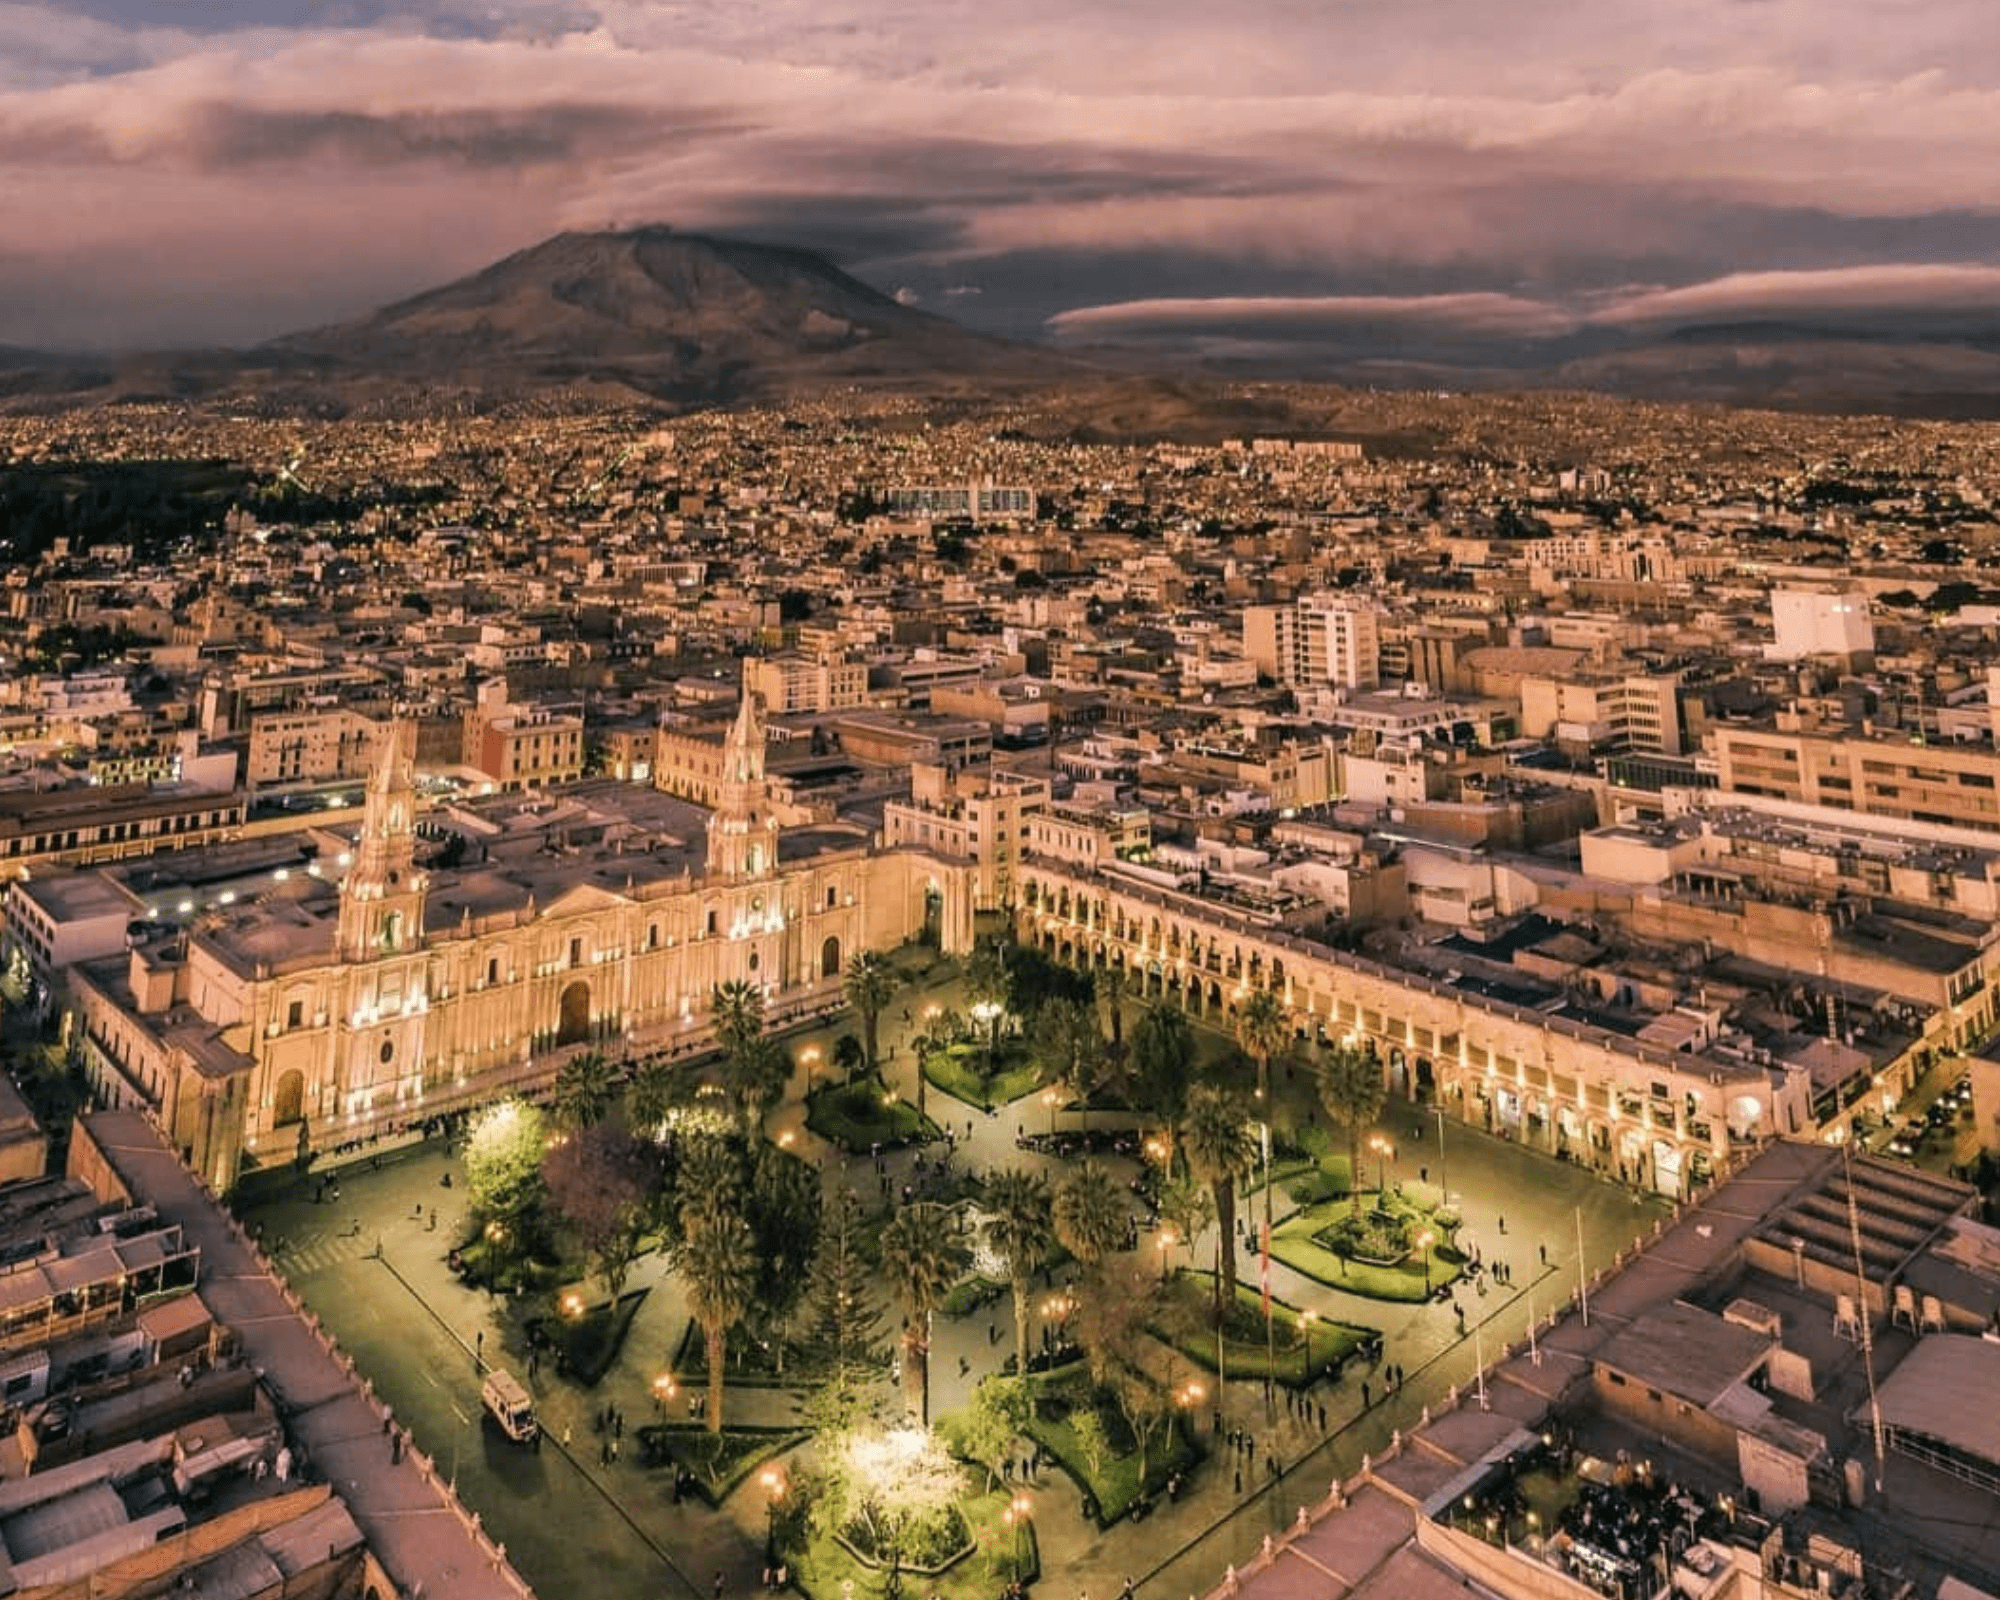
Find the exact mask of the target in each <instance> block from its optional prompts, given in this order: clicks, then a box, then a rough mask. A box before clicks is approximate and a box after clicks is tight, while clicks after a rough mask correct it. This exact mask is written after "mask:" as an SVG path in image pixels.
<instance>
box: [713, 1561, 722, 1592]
mask: <svg viewBox="0 0 2000 1600" xmlns="http://www.w3.org/2000/svg"><path fill="white" fill-rule="evenodd" d="M714 1590H715V1600H722V1569H721V1568H720V1567H717V1568H716V1569H715V1585H714Z"/></svg>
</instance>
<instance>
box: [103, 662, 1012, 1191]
mask: <svg viewBox="0 0 2000 1600" xmlns="http://www.w3.org/2000/svg"><path fill="white" fill-rule="evenodd" d="M383 744H384V749H383V752H382V754H381V757H380V759H379V761H378V763H377V765H376V767H375V770H374V772H373V774H372V776H371V777H370V780H369V784H368V794H367V804H366V808H365V816H364V821H363V823H362V827H361V833H360V837H359V838H358V839H357V840H355V841H353V844H352V848H351V849H350V850H342V851H341V852H340V853H339V857H338V859H339V862H340V863H341V864H342V865H343V866H344V867H345V869H346V870H345V873H344V875H343V876H338V877H337V880H336V879H335V877H334V875H333V874H328V875H327V876H326V877H325V878H320V877H317V876H316V877H315V878H314V879H313V881H312V882H311V883H310V884H309V885H297V884H294V885H291V886H287V887H288V888H289V889H291V890H292V892H289V893H284V894H279V893H273V894H270V895H267V896H260V897H258V898H257V899H256V900H255V901H253V902H252V903H250V904H244V905H234V906H230V907H228V908H225V909H221V910H216V911H211V912H209V913H207V914H205V915H204V916H203V917H201V918H198V919H197V920H196V922H195V923H194V924H193V925H192V926H191V927H190V928H189V929H188V930H187V932H186V933H184V934H182V935H178V936H175V937H173V938H170V939H166V940H163V941H158V942H155V943H152V944H147V945H142V946H140V947H139V948H136V949H134V950H132V951H131V952H130V955H129V957H120V958H110V959H107V960H104V961H99V962H94V963H88V964H86V965H84V966H83V967H81V968H79V969H78V970H77V971H76V973H75V975H74V977H75V981H74V984H73V994H74V1005H73V1011H74V1021H75V1024H76V1026H77V1028H78V1030H79V1047H80V1049H81V1051H82V1054H83V1060H84V1064H85V1067H86V1070H87V1072H88V1073H89V1075H90V1077H91V1080H92V1082H93V1085H94V1087H95V1088H96V1090H97V1093H98V1095H99V1097H100V1099H101V1100H102V1101H104V1102H106V1103H109V1104H118V1105H138V1106H141V1107H143V1108H145V1109H146V1110H147V1111H148V1112H149V1113H150V1114H152V1115H153V1116H154V1117H155V1118H156V1119H157V1120H158V1121H159V1122H160V1124H161V1126H162V1127H163V1128H165V1130H166V1131H167V1133H168V1135H169V1137H170V1138H171V1139H172V1141H173V1143H174V1144H175V1146H176V1147H177V1148H178V1149H179V1150H180V1151H181V1152H182V1154H183V1156H184V1157H185V1158H186V1159H187V1160H188V1162H189V1163H190V1164H191V1165H192V1166H193V1167H194V1168H195V1170H196V1171H198V1172H199V1173H201V1175H202V1176H203V1177H205V1178H206V1179H207V1180H208V1181H209V1182H210V1183H211V1184H213V1185H215V1186H216V1187H217V1188H219V1189H227V1188H228V1187H230V1186H231V1185H232V1184H233V1183H234V1182H235V1181H236V1179H237V1177H238V1175H239V1173H240V1172H241V1171H243V1170H244V1169H245V1168H247V1167H249V1166H252V1165H259V1166H271V1165H277V1164H282V1163H284V1162H288V1161H291V1160H293V1159H294V1158H295V1157H296V1156H297V1154H298V1152H299V1151H300V1150H301V1149H302V1148H312V1149H326V1148H329V1147H331V1146H334V1145H338V1144H342V1143H346V1142H348V1141H351V1140H361V1139H366V1138H368V1137H370V1136H372V1135H376V1134H383V1133H392V1132H396V1131H399V1130H401V1129H403V1128H406V1127H408V1126H410V1125H412V1124H414V1123H420V1122H422V1121H423V1120H425V1119H426V1118H429V1117H432V1116H435V1115H438V1114H440V1113H443V1112H449V1111H454V1110H459V1109H463V1108H466V1107H470V1106H478V1105H482V1104H485V1103H488V1102H490V1101H492V1100H495V1099H497V1098H500V1097H502V1096H505V1095H508V1094H517V1093H528V1094H532V1093H535V1092H536V1091H538V1090H540V1089H542V1088H545V1087H546V1086H547V1085H548V1084H549V1083H550V1081H551V1080H552V1079H553V1078H554V1076H555V1073H556V1070H557V1068H558V1066H559V1065H560V1064H561V1062H562V1060H563V1059H564V1058H565V1057H566V1056H567V1055H569V1054H572V1053H575V1052H577V1051H581V1050H588V1049H597V1050H603V1051H605V1052H607V1053H609V1054H611V1055H614V1056H623V1055H626V1054H628V1053H629V1054H634V1055H637V1054H643V1053H648V1052H653V1051H658V1050H668V1051H672V1052H677V1053H678V1052H682V1051H692V1050H695V1049H698V1048H700V1047H702V1046H704V1045H705V1044H706V1043H707V1042H708V1040H709V1038H710V1036H711V1027H710V1019H709V1016H708V1010H709V995H710V992H711V990H712V989H713V987H714V986H715V985H717V984H721V983H726V982H729V981H731V980H733V979H741V980H744V981H747V982H750V983H753V984H757V985H759V986H761V987H762V988H763V990H764V993H765V1000H766V1014H767V1016H768V1017H769V1018H770V1019H771V1020H772V1022H773V1023H774V1024H777V1025H782V1024H783V1023H784V1022H785V1021H787V1020H789V1019H792V1018H797V1017H805V1016H809V1015H812V1014H815V1013H818V1012H821V1011H824V1010H826V1009H828V1008H830V1007H832V1006H834V1005H836V1004H838V1002H839V997H840V989H841V975H842V972H843V970H844V968H845V966H846V964H847V961H848V959H849V958H850V957H851V956H852V955H854V954H855V953H856V952H857V951H861V950H870V949H873V950H880V949H888V948H891V947H893V946H895V945H898V944H900V943H902V942H904V941H905V940H908V939H911V938H914V937H918V936H927V937H928V938H930V939H931V940H933V941H934V942H935V943H936V944H937V945H938V946H939V948H941V949H942V950H944V951H945V952H947V953H957V952H961V951H964V950H965V949H967V948H968V947H969V946H970V944H971V940H972V914H973V894H972V887H973V886H972V882H971V876H970V875H971V872H972V870H973V869H972V867H971V865H970V863H967V862H962V861H950V860H945V859H942V858H940V857H937V856H933V855H931V854H929V853H927V852H925V851H923V850H919V849H911V848H896V849H884V848H882V847H881V846H880V844H879V843H878V842H877V841H876V839H875V838H874V837H873V836H871V835H870V834H868V833H866V832H864V831H863V830H861V829H859V828H854V827H849V826H844V825H820V826H814V827H809V828H783V827H781V826H780V825H779V821H778V818H777V816H776V815H775V812H774V808H773V805H772V801H771V796H770V791H769V786H768V784H767V782H766V777H765V768H764V727H763V718H762V714H761V710H760V707H759V705H758V703H757V700H756V697H755V696H754V695H752V694H750V693H748V692H746V693H745V695H744V699H743V704H742V707H741V709H740V711H739V713H738V716H737V719H736V721H735V724H734V726H733V727H732V729H731V730H730V733H729V736H728V740H727V743H726V745H725V746H724V760H725V772H724V779H723V782H722V785H721V790H720V795H719V799H718V803H717V805H716V807H715V809H714V811H713V812H712V813H710V814H709V815H708V817H707V820H706V827H705V829H704V830H703V833H704V834H705V837H701V838H696V837H695V836H694V835H693V832H692V830H689V831H688V832H687V833H674V832H668V831H665V830H662V829H658V828H648V827H645V826H643V825H637V826H616V827H611V828H598V829H594V830H585V831H584V832H583V834H582V842H581V843H578V842H577V841H576V838H575V837H573V836H572V835H571V834H559V835H558V834H548V835H546V837H545V836H544V834H533V835H532V836H531V837H530V838H529V839H527V840H526V841H524V842H522V843H521V844H519V845H518V846H515V845H510V843H509V839H508V837H507V834H506V829H505V828H504V827H502V826H500V825H498V824H495V825H494V826H493V827H492V828H490V829H489V830H488V831H489V832H491V834H492V838H491V840H490V841H489V840H488V839H487V838H485V837H479V838H477V839H475V840H474V844H475V848H476V851H477V854H476V857H475V856H474V855H473V853H472V852H471V851H468V852H467V854H468V858H469V859H468V860H467V861H466V864H465V865H463V866H461V867H459V868H455V869H452V870H449V871H446V870H438V871H426V870H425V869H424V868H422V867H421V866H419V864H418V846H419V833H418V814H417V802H418V793H417V783H416V772H415V762H414V757H413V753H412V748H411V745H412V741H411V740H410V738H409V737H408V730H407V729H405V728H402V727H397V728H395V729H392V731H391V733H390V735H389V736H388V737H387V738H386V739H385V740H384V741H383ZM598 798H599V799H600V800H604V801H605V802H606V803H607V804H608V805H610V806H611V807H613V808H615V806H616V805H617V803H618V801H617V793H616V791H615V787H614V788H613V789H612V790H611V791H609V792H608V794H606V793H600V794H599V796H598ZM509 803H510V804H516V805H517V806H518V808H519V809H521V810H528V809H531V807H532V805H533V804H534V803H535V802H532V801H520V800H519V799H518V797H516V798H515V799H514V800H511V801H510V802H509ZM540 803H541V804H542V805H543V806H544V807H557V806H561V805H562V804H563V803H564V801H563V798H562V796H561V795H559V794H558V795H555V796H551V797H547V798H546V799H544V800H543V801H541V802H540ZM689 809H690V811H692V808H689ZM695 814H696V815H698V813H695ZM431 820H432V821H433V823H434V818H433V819H431ZM475 820H476V819H475ZM525 820H526V821H528V822H532V821H533V818H532V817H529V818H526V819H525ZM433 831H434V829H433ZM545 833H546V830H545ZM337 842H338V841H337Z"/></svg>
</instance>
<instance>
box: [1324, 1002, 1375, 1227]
mask: <svg viewBox="0 0 2000 1600" xmlns="http://www.w3.org/2000/svg"><path fill="white" fill-rule="evenodd" d="M1313 1080H1314V1084H1315V1086H1316V1087H1317V1088H1318V1090H1319V1103H1320V1104H1321V1105H1322V1106H1324V1107H1325V1108H1326V1114H1327V1116H1328V1117H1329V1118H1331V1119H1332V1120H1333V1121H1334V1122H1337V1123H1339V1124H1340V1126H1341V1127H1342V1128H1343V1129H1344V1130H1346V1133H1347V1182H1348V1188H1349V1190H1350V1192H1351V1193H1352V1194H1353V1196H1354V1209H1355V1210H1356V1211H1359V1210H1360V1209H1361V1135H1362V1134H1363V1133H1364V1132H1365V1131H1366V1130H1367V1129H1368V1128H1369V1127H1370V1126H1371V1125H1372V1124H1373V1123H1374V1121H1375V1119H1376V1118H1377V1117H1379V1116H1380V1115H1381V1114H1382V1102H1383V1100H1384V1099H1385V1098H1387V1096H1388V1092H1389V1088H1388V1085H1387V1084H1386V1083H1385V1082H1384V1081H1383V1078H1382V1063H1381V1062H1379V1061H1377V1060H1376V1059H1375V1056H1374V1053H1373V1052H1372V1051H1369V1050H1364V1049H1362V1048H1361V1047H1359V1046H1357V1045H1352V1044H1349V1043H1347V1042H1346V1041H1345V1040H1342V1041H1341V1042H1340V1043H1338V1044H1335V1045H1331V1046H1329V1047H1328V1048H1326V1049H1325V1050H1322V1051H1321V1052H1320V1058H1319V1064H1318V1066H1317V1067H1315V1068H1314V1070H1313Z"/></svg>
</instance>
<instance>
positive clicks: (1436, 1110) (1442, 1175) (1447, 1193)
mask: <svg viewBox="0 0 2000 1600" xmlns="http://www.w3.org/2000/svg"><path fill="white" fill-rule="evenodd" d="M1431 1115H1432V1116H1434V1117H1436V1118H1437V1119H1438V1188H1439V1189H1441V1190H1442V1191H1443V1192H1444V1198H1445V1201H1446V1203H1447V1204H1449V1203H1450V1201H1451V1174H1450V1173H1449V1172H1448V1171H1447V1170H1446V1168H1445V1164H1444V1107H1443V1106H1432V1107H1431Z"/></svg>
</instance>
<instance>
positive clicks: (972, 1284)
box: [938, 1273, 1011, 1317]
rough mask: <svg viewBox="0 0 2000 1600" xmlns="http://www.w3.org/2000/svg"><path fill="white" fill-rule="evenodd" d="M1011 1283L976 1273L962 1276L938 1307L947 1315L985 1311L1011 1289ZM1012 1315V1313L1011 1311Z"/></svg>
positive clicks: (958, 1315) (955, 1315) (964, 1314)
mask: <svg viewBox="0 0 2000 1600" xmlns="http://www.w3.org/2000/svg"><path fill="white" fill-rule="evenodd" d="M1009 1287H1010V1286H1009V1285H1007V1284H1004V1283H998V1282H996V1281H994V1280H993V1279H992V1278H982V1277H980V1276H978V1275H977V1274H976V1273H975V1274H974V1275H973V1276H972V1277H969V1278H962V1279H960V1280H959V1281H958V1282H957V1283H955V1284H953V1285H952V1286H951V1292H950V1293H948V1294H947V1295H946V1296H945V1297H944V1304H943V1305H942V1306H940V1307H939V1308H938V1309H939V1310H940V1311H942V1312H943V1313H944V1314H945V1315H946V1316H947V1317H969V1316H971V1315H972V1313H973V1312H975V1311H983V1310H985V1309H986V1307H988V1306H990V1305H992V1304H993V1303H994V1302H995V1301H997V1300H999V1299H1000V1298H1001V1297H1002V1296H1003V1295H1005V1294H1006V1293H1007V1292H1008V1290H1009ZM1010 1315H1011V1313H1010Z"/></svg>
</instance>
